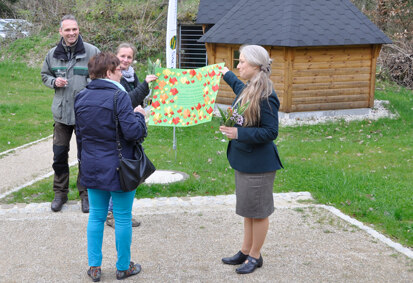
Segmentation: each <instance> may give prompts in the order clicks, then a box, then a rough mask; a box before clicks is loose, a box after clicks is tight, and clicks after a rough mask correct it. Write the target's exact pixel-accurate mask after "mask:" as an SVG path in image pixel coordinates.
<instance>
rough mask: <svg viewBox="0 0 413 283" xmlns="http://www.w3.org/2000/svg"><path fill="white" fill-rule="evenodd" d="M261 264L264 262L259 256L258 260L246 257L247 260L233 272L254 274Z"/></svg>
mask: <svg viewBox="0 0 413 283" xmlns="http://www.w3.org/2000/svg"><path fill="white" fill-rule="evenodd" d="M263 263H264V261H263V259H262V256H261V255H260V258H259V259H256V258H253V257H251V256H248V258H247V260H246V261H245V262H244V263H243V264H242V265H241V266H240V267H238V268H237V269H236V270H235V271H236V272H237V273H239V274H247V273H251V272H254V270H255V269H256V268H257V267H261V266H262V264H263Z"/></svg>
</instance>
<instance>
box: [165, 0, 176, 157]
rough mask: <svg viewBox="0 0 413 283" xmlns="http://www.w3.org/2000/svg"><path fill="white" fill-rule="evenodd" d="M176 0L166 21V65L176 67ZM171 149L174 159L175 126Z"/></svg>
mask: <svg viewBox="0 0 413 283" xmlns="http://www.w3.org/2000/svg"><path fill="white" fill-rule="evenodd" d="M177 11H178V9H177V0H169V6H168V23H167V26H166V29H167V30H166V67H167V68H176V43H177V38H176V26H177V24H176V14H177ZM173 150H175V161H176V152H177V148H176V127H174V136H173Z"/></svg>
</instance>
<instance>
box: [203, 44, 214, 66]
mask: <svg viewBox="0 0 413 283" xmlns="http://www.w3.org/2000/svg"><path fill="white" fill-rule="evenodd" d="M215 47H216V44H215V43H207V42H205V48H206V50H207V55H208V65H212V64H215V55H216V54H215V53H216V52H215V50H216V49H215Z"/></svg>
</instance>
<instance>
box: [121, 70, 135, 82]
mask: <svg viewBox="0 0 413 283" xmlns="http://www.w3.org/2000/svg"><path fill="white" fill-rule="evenodd" d="M134 74H135V71H134V70H133V68H132V66H129V69H127V70H122V76H123V77H124V78H125V80H126V81H127V82H128V83H133V82H134V81H135V76H134Z"/></svg>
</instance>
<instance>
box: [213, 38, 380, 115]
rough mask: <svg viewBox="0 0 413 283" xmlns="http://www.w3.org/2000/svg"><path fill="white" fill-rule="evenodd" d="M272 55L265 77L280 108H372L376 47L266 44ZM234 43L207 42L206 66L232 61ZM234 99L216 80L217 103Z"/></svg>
mask: <svg viewBox="0 0 413 283" xmlns="http://www.w3.org/2000/svg"><path fill="white" fill-rule="evenodd" d="M266 48H267V50H268V51H269V54H270V57H271V58H272V59H273V63H272V73H271V80H272V81H273V83H274V89H275V91H276V93H277V95H278V98H279V99H280V102H281V107H280V111H282V112H300V111H317V110H335V109H352V108H364V107H373V105H374V89H375V72H376V60H377V57H378V55H379V52H380V48H381V46H380V45H363V46H332V47H306V48H304V47H300V48H290V47H276V46H272V47H266ZM238 49H239V45H226V44H207V52H208V61H209V64H214V63H219V62H225V65H226V66H227V67H228V68H229V69H230V70H232V71H233V72H234V73H235V74H236V75H237V76H239V73H238V70H237V69H236V66H232V65H233V50H238ZM234 98H235V95H234V93H233V92H232V90H231V88H230V87H229V86H228V85H227V84H226V83H225V82H224V81H222V83H221V88H220V90H219V93H218V97H217V102H218V103H222V104H231V103H232V102H233V100H234Z"/></svg>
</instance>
